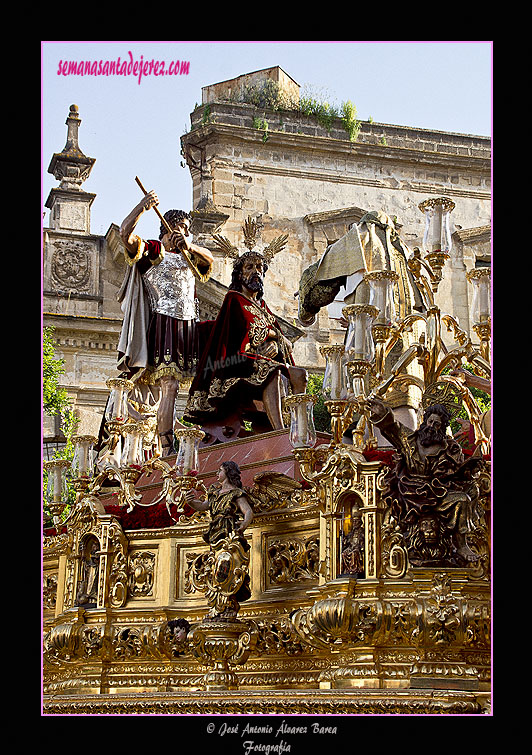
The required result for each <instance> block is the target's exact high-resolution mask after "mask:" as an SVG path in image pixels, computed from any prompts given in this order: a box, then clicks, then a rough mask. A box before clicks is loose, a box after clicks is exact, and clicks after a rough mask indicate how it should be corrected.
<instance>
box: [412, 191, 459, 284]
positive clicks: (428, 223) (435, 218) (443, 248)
mask: <svg viewBox="0 0 532 755" xmlns="http://www.w3.org/2000/svg"><path fill="white" fill-rule="evenodd" d="M418 207H419V209H420V210H421V212H422V213H423V214H424V215H425V234H424V236H423V245H424V247H425V249H428V252H427V254H426V255H425V259H426V260H427V262H428V263H429V265H430V267H431V270H432V272H433V273H434V278H432V280H431V283H432V290H433V292H434V293H436V291H437V290H438V286H439V283H440V281H441V279H442V277H443V273H442V271H443V267H444V265H445V263H446V261H447V260H448V259H450V251H451V243H452V241H451V229H450V215H451V212H452V211H453V210H454V208H455V204H454V202H453V201H452V200H451V199H449V198H448V197H435V198H431V199H425V201H424V202H421V203H420V204H419V205H418Z"/></svg>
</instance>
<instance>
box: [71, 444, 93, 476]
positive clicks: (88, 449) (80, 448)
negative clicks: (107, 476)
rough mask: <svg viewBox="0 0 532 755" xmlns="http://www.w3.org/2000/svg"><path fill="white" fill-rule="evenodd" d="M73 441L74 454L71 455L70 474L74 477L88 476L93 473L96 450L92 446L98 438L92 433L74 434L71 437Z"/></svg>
mask: <svg viewBox="0 0 532 755" xmlns="http://www.w3.org/2000/svg"><path fill="white" fill-rule="evenodd" d="M72 441H73V443H74V456H73V457H72V466H71V470H72V476H73V477H74V478H75V479H81V478H82V477H86V478H90V477H92V476H93V473H94V462H95V460H96V452H95V451H94V446H95V445H96V443H97V442H98V438H95V437H94V436H93V435H76V436H75V437H74V438H73V439H72Z"/></svg>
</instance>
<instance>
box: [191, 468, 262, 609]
mask: <svg viewBox="0 0 532 755" xmlns="http://www.w3.org/2000/svg"><path fill="white" fill-rule="evenodd" d="M217 477H218V483H219V484H218V485H211V487H210V488H209V490H208V491H207V499H206V500H205V501H200V500H198V499H197V498H196V493H195V491H194V490H189V491H188V492H187V493H185V501H186V503H187V504H188V505H189V506H190V507H191V508H192V509H194V510H195V511H208V512H209V514H210V516H211V521H210V523H209V527H208V529H207V532H206V533H205V534H204V535H203V539H204V540H205V542H206V543H208V544H209V546H210V550H209V552H208V553H206V554H204V553H203V554H201V555H199V556H198V557H197V558H196V559H195V560H194V561H193V563H192V565H191V580H192V582H193V584H194V586H195V587H197V588H199V589H202V590H204V591H205V593H206V597H207V602H208V604H209V606H210V608H211V612H210V614H209V618H216V619H232V618H235V617H236V614H237V613H238V610H239V608H240V603H241V602H242V601H244V600H248V598H250V597H251V591H250V589H249V574H248V564H249V550H250V545H249V543H248V542H247V540H246V539H245V537H244V531H245V530H246V528H247V527H248V526H249V525H250V524H251V522H252V521H253V509H252V508H251V506H250V504H249V502H248V499H247V495H246V493H245V491H244V489H243V486H242V479H241V476H240V467H239V466H238V464H236V462H234V461H224V462H222V464H221V466H220V468H219V470H218V475H217Z"/></svg>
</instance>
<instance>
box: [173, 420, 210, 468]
mask: <svg viewBox="0 0 532 755" xmlns="http://www.w3.org/2000/svg"><path fill="white" fill-rule="evenodd" d="M174 436H175V438H176V440H178V441H179V447H178V451H177V457H176V461H175V467H174V469H175V473H176V475H178V476H186V475H189V476H190V475H197V474H198V472H199V454H198V450H199V444H200V441H201V440H202V439H203V438H204V437H205V433H204V432H203V430H200V428H199V427H184V428H180V429H178V430H174Z"/></svg>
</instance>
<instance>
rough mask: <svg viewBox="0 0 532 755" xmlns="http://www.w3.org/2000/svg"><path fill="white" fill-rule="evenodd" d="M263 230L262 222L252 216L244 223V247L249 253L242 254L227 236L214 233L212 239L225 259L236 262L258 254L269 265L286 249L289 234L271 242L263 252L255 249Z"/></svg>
mask: <svg viewBox="0 0 532 755" xmlns="http://www.w3.org/2000/svg"><path fill="white" fill-rule="evenodd" d="M262 228H263V225H262V223H261V222H260V220H259V218H252V217H251V216H248V217H247V218H246V220H245V221H244V225H243V226H242V231H243V234H244V246H245V247H247V249H248V251H247V252H242V253H240V251H239V250H238V249H237V247H236V246H234V245H233V244H231V242H230V241H229V239H227V238H226V237H225V236H221V235H220V234H217V233H213V234H212V239H213V241H214V243H215V244H216V246H217V247H218V249H219V250H220V251H221V252H222V253H223V255H224V257H231V258H232V259H234V260H235V262H236V261H237V260H238V259H240V258H241V257H243V256H244V255H245V254H257V255H259V256H261V257H263V258H264V261H265V262H266V264H267V265H269V264H270V262H271V261H272V259H273V258H274V256H275V255H276V254H278V253H279V252H280V251H281V250H282V249H284V248H285V246H286V242H287V240H288V234H286V235H281V236H277V238H275V239H274V240H273V241H270V243H269V244H268V246H266V247H265V248H264V249H263V250H262V251H259V250H257V249H255V248H254V247H255V245H256V244H257V241H258V238H257V237H258V236H259V235H260V231H261V230H262Z"/></svg>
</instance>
